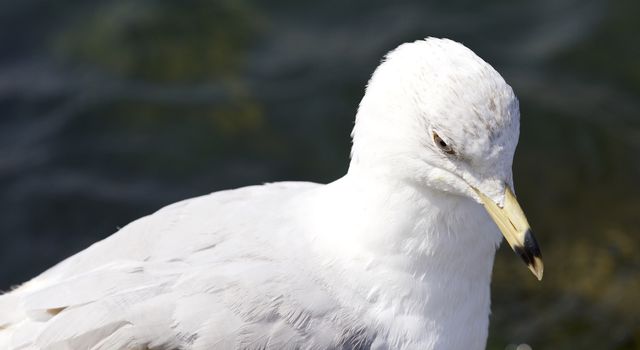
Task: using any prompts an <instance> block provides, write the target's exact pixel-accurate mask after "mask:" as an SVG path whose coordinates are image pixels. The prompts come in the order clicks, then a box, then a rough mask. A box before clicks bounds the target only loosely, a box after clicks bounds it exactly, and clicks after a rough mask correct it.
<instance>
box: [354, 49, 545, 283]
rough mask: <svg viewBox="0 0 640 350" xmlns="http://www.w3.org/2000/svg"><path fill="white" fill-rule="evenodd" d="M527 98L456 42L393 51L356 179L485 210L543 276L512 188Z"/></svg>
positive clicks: (374, 80) (379, 83) (379, 72)
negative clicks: (444, 196)
mask: <svg viewBox="0 0 640 350" xmlns="http://www.w3.org/2000/svg"><path fill="white" fill-rule="evenodd" d="M519 129H520V111H519V106H518V99H517V98H516V96H515V94H514V92H513V90H512V89H511V87H510V86H509V85H508V84H507V83H506V82H505V80H504V79H503V78H502V76H500V74H499V73H498V72H497V71H496V70H495V69H493V67H491V65H489V64H488V63H486V62H485V61H483V60H482V59H481V58H480V57H478V56H477V55H476V54H474V53H473V52H472V51H471V50H469V49H468V48H466V47H465V46H463V45H462V44H459V43H457V42H454V41H451V40H447V39H436V38H427V39H425V40H420V41H416V42H413V43H407V44H403V45H401V46H399V47H398V48H396V49H395V50H393V51H391V52H390V53H389V54H387V56H386V57H385V59H384V60H383V62H382V63H381V64H380V65H379V66H378V68H377V69H376V71H375V72H374V74H373V76H372V77H371V79H370V81H369V83H368V85H367V90H366V93H365V96H364V98H363V99H362V102H361V103H360V106H359V108H358V114H357V116H356V124H355V127H354V130H353V133H352V137H353V148H352V154H351V158H352V160H351V165H350V168H349V172H360V173H367V174H373V175H375V176H384V177H391V178H393V179H395V180H399V181H407V182H410V183H413V184H416V185H418V186H425V187H428V188H431V189H434V190H439V191H443V192H447V193H449V194H451V195H453V196H462V197H467V198H470V199H472V200H474V201H476V202H478V203H479V204H480V205H483V206H484V207H485V208H486V209H487V211H488V213H489V215H490V216H491V218H492V219H493V220H494V221H495V223H496V225H497V226H498V228H499V229H500V231H501V232H502V234H503V235H504V237H505V239H506V240H507V242H508V243H509V245H510V246H511V248H512V249H513V250H514V251H515V252H516V253H517V254H518V255H519V256H520V257H521V258H522V259H523V260H524V261H525V263H526V264H527V266H528V267H529V269H530V270H531V271H532V272H533V274H534V275H535V276H536V277H537V278H538V279H541V278H542V273H543V263H542V259H541V254H540V250H539V248H538V244H537V242H536V240H535V238H534V236H533V235H532V233H531V229H530V226H529V223H528V222H527V219H526V217H525V215H524V213H523V211H522V209H521V208H520V205H519V204H518V202H517V200H516V197H515V195H514V190H513V175H512V170H511V166H512V162H513V155H514V152H515V149H516V145H517V143H518V136H519Z"/></svg>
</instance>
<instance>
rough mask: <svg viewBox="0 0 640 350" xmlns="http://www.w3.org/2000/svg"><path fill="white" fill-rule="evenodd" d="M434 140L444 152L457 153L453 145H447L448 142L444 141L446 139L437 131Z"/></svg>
mask: <svg viewBox="0 0 640 350" xmlns="http://www.w3.org/2000/svg"><path fill="white" fill-rule="evenodd" d="M433 142H435V143H436V145H437V146H438V148H440V150H442V152H444V153H446V154H451V155H454V154H456V151H454V150H453V148H451V146H449V145H447V143H446V142H444V140H443V139H442V138H441V137H440V136H439V135H438V134H436V133H435V132H434V133H433Z"/></svg>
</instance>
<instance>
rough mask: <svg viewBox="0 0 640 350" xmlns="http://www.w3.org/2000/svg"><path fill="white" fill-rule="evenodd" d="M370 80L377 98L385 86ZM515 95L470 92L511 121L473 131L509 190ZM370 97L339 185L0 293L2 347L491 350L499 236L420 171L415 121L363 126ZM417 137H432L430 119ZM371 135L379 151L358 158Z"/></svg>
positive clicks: (217, 201) (141, 237) (248, 202)
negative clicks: (383, 131)
mask: <svg viewBox="0 0 640 350" xmlns="http://www.w3.org/2000/svg"><path fill="white" fill-rule="evenodd" d="M425 43H426V44H425ZM408 45H414V46H418V48H420V49H421V50H423V51H425V50H426V51H425V52H422V51H419V50H418V52H417V53H418V54H421V53H422V54H425V53H426V54H430V53H434V54H435V55H436V56H438V55H439V53H438V47H439V46H442V47H444V48H445V49H452V50H454V51H456V50H458V51H460V50H462V51H460V52H462V53H463V54H464V55H467V56H468V57H466V58H465V57H463V60H462V61H464V60H465V59H466V60H469V59H472V61H474V62H475V61H477V60H479V58H477V56H475V55H473V53H471V51H469V50H468V49H466V48H464V47H462V45H459V44H456V43H453V42H451V41H446V40H437V39H428V40H426V41H421V42H417V43H413V44H408ZM410 48H411V47H410ZM404 50H405V51H406V50H407V47H406V46H405V49H404ZM434 50H435V51H434ZM401 51H402V46H401V48H400V49H398V50H396V52H401ZM454 53H455V52H454ZM393 55H396V56H397V57H398V58H397V59H396V58H394V56H393ZM406 55H407V54H406V53H403V54H400V53H398V54H393V53H392V54H391V55H390V56H389V57H390V58H389V59H388V62H393V61H394V60H395V62H400V63H402V60H401V58H403V57H404V58H407V57H406ZM447 55H449V54H447ZM447 55H444V56H443V55H440V56H442V57H448V56H447ZM464 55H463V56H464ZM442 57H440V59H442ZM419 58H420V59H423V58H424V57H419ZM476 58H477V59H476ZM480 62H482V61H481V60H480ZM464 63H465V62H462V64H464ZM482 63H483V64H484V65H482V66H481V68H482V69H484V70H488V69H489V68H490V66H488V64H486V63H484V62H482ZM390 65H391V64H387V66H390ZM381 67H385V64H384V63H383V65H382V66H381ZM487 67H488V68H487ZM474 68H475V67H474ZM493 72H495V71H493ZM414 73H415V72H414ZM417 73H418V75H419V73H420V72H417ZM489 73H491V71H489ZM489 73H487V74H489ZM376 74H378V75H382V76H384V74H385V73H384V69H380V68H379V69H378V71H377V72H376ZM443 74H444V73H443ZM474 74H475V73H474ZM474 74H468V75H470V76H473V77H474V79H475V75H474ZM483 74H484V71H483ZM491 74H493V73H491ZM495 75H497V73H495ZM463 76H464V75H463ZM490 77H491V78H493V79H496V78H495V76H493V75H491V76H490ZM498 77H499V75H498ZM426 78H429V77H426ZM426 78H425V79H426ZM381 79H382V78H378V80H381ZM375 80H376V75H374V78H372V82H371V83H370V85H369V88H368V90H367V96H369V98H370V99H371V98H374V97H375V95H376V93H383V92H384V88H385V87H384V86H380V85H381V84H378V85H375V84H374V82H375ZM490 83H492V82H490ZM495 84H497V86H498V87H499V88H501V89H506V88H505V86H506V87H508V85H506V83H504V81H498V82H497V83H495ZM386 88H387V89H395V88H397V86H395V85H394V84H391V85H390V86H387V87H386ZM376 89H381V91H378V92H376ZM492 89H493V87H491V88H487V91H494V90H492ZM409 92H410V91H409ZM508 92H510V89H509V91H507V92H505V91H502V90H498V91H497V93H496V95H494V96H492V97H491V98H490V99H489V100H490V101H489V100H486V99H485V98H484V96H480V97H476V96H471V97H472V98H471V97H469V98H471V99H473V100H474V101H476V100H477V101H482V103H483V106H484V104H485V103H486V105H487V106H489V107H487V108H489V109H492V110H493V111H494V112H495V113H496V114H499V118H497V119H504V120H506V121H503V125H500V126H496V127H495V128H494V129H493V130H490V131H488V133H487V134H486V135H479V136H478V137H479V138H480V139H481V140H483V142H485V141H486V140H489V139H490V138H491V139H492V141H491V142H492V145H495V144H497V145H499V146H500V147H501V148H500V149H499V150H497V151H495V150H492V151H491V152H493V153H491V152H484V150H481V151H482V152H484V153H482V152H481V154H483V157H484V158H485V159H486V161H487V163H486V164H488V165H486V166H483V167H482V169H483V170H482V174H488V175H487V176H488V177H492V178H493V177H496V176H498V177H500V179H502V180H504V181H506V182H508V181H509V180H510V179H509V176H510V165H511V164H510V162H511V157H512V155H513V149H514V148H515V142H514V135H512V134H511V133H512V132H511V131H510V130H512V129H513V128H515V130H516V131H517V124H518V122H517V117H518V116H517V115H509V113H512V114H513V113H514V112H513V108H514V106H513V105H510V104H509V102H510V101H511V100H513V99H514V97H513V96H512V95H509V93H508ZM401 93H405V94H407V95H408V98H412V97H411V95H410V94H408V93H407V91H404V92H401ZM480 95H482V94H480ZM367 96H365V99H364V100H363V103H362V104H361V107H360V110H359V113H358V120H357V123H356V129H355V130H354V154H353V155H352V163H351V166H350V170H349V173H348V174H347V175H345V176H344V177H343V178H341V179H339V180H337V181H335V182H333V183H330V184H328V185H320V184H313V183H301V182H284V183H273V184H267V185H263V186H252V187H245V188H241V189H236V190H229V191H222V192H216V193H213V194H210V195H206V196H202V197H198V198H193V199H189V200H186V201H182V202H179V203H175V204H173V205H170V206H168V207H165V208H163V209H161V210H160V211H158V212H156V213H155V214H152V215H150V216H147V217H144V218H141V219H139V220H137V221H135V222H133V223H131V224H129V225H127V226H126V227H124V228H123V229H121V230H120V231H118V232H117V233H115V234H114V235H112V236H111V237H109V238H107V239H105V240H103V241H101V242H98V243H96V244H94V245H93V246H91V247H90V248H88V249H86V250H84V251H82V252H80V253H78V254H76V255H74V256H72V257H70V258H68V259H67V260H65V261H63V262H62V263H60V264H58V265H57V266H55V267H53V268H52V269H50V270H48V271H46V272H45V273H43V274H42V275H40V276H38V277H36V278H35V279H33V280H31V281H30V282H27V283H26V284H24V285H22V286H20V287H19V288H17V289H16V290H14V291H12V292H10V293H7V294H5V295H2V296H0V348H1V349H12V350H13V349H43V350H60V349H94V350H97V349H166V350H171V349H185V350H191V349H194V350H195V349H203V350H204V349H207V350H208V349H482V348H484V346H485V343H486V338H487V328H488V315H489V304H490V290H489V289H490V288H489V286H490V279H491V270H492V266H493V257H494V253H495V249H496V247H497V245H498V244H499V242H500V234H499V231H498V229H497V228H496V226H495V224H494V223H493V222H492V221H491V218H490V217H489V215H488V214H487V212H486V211H485V209H484V208H483V207H482V206H481V205H480V204H478V199H477V197H472V196H469V195H465V194H466V192H463V193H458V192H459V191H462V190H457V187H456V186H458V184H457V183H456V182H455V180H452V179H450V178H447V175H446V174H445V173H444V172H442V170H443V168H446V166H434V165H433V164H434V163H433V162H424V164H426V165H425V166H424V167H425V168H427V170H426V171H424V172H421V171H417V172H416V169H418V164H419V163H421V160H420V159H419V158H420V156H416V154H413V153H411V152H405V151H406V150H407V149H408V148H409V147H415V146H416V144H422V143H424V142H425V141H424V139H420V138H417V137H413V136H412V134H411V133H407V131H408V130H410V129H415V127H416V124H411V123H408V124H409V125H406V126H402V125H398V126H397V127H395V128H394V130H389V131H390V134H391V135H394V134H396V133H397V134H398V135H400V134H403V135H405V136H406V139H402V140H398V139H396V140H395V141H397V142H395V141H394V140H393V139H392V138H390V139H385V138H384V137H377V135H376V133H371V132H370V130H371V129H373V128H376V126H375V125H374V121H375V118H382V117H384V116H382V115H379V116H376V115H375V114H376V113H379V112H385V109H384V108H377V107H378V106H375V103H367V102H366V101H367ZM469 98H467V97H464V96H463V97H462V99H463V100H464V99H469ZM421 102H423V101H417V103H418V104H420V103H421ZM478 103H480V102H478ZM370 106H374V107H376V108H373V109H372V111H369V107H370ZM491 106H492V107H491ZM471 107H473V108H471ZM471 107H469V108H470V109H469V110H476V112H477V113H479V114H482V113H485V111H484V110H481V109H480V107H479V105H477V104H476V105H474V104H473V103H472V104H471ZM460 108H462V107H460ZM515 108H516V111H517V103H516V105H515ZM373 110H375V111H373ZM398 113H407V112H398ZM483 116H484V115H483ZM364 118H370V121H361V120H362V119H364ZM480 119H481V120H480V121H479V122H478V121H477V120H476V122H478V123H481V122H482V121H483V120H484V119H482V118H480ZM489 119H490V118H489V117H487V120H489ZM494 119H495V118H494ZM416 120H417V119H416ZM488 122H489V121H487V123H488ZM385 123H386V121H385ZM476 124H477V123H476ZM390 125H392V124H390ZM470 125H475V124H463V125H462V126H461V128H469V127H471V126H470ZM424 127H425V131H424V133H425V134H426V135H428V137H427V138H426V139H428V140H431V137H432V136H431V135H430V134H429V130H431V129H430V128H431V127H432V125H425V126H424ZM489 129H491V128H489ZM446 130H447V125H446V124H441V125H438V131H439V132H441V131H446ZM455 132H460V133H462V132H469V131H468V130H467V131H455ZM372 135H373V136H372ZM370 137H373V138H375V139H376V143H375V145H374V144H372V145H373V146H372V149H370V150H364V149H363V147H366V146H367V144H368V143H369V142H371V141H369V138H370ZM396 137H397V135H396ZM365 140H367V141H365ZM436 140H440V141H441V139H440V138H439V137H438V138H437V139H436ZM496 140H498V141H496ZM515 140H516V141H517V133H516V135H515ZM392 141H394V142H392ZM486 142H489V141H486ZM480 144H482V142H481V143H480ZM473 145H474V143H470V142H469V143H466V144H463V143H462V142H461V141H459V142H458V145H457V146H458V147H459V148H458V150H459V151H463V150H465V149H466V150H467V152H468V155H469V157H471V154H473V152H476V153H477V152H480V151H478V150H474V149H473ZM374 146H375V147H374ZM376 147H381V148H376ZM425 147H427V148H428V149H429V151H428V152H434V151H436V150H437V147H439V146H438V145H437V144H436V145H435V146H433V145H426V146H425ZM492 147H494V146H492ZM495 147H497V146H495ZM445 151H446V149H445ZM428 152H426V153H428ZM438 152H439V151H438ZM495 152H498V153H497V154H496V153H495ZM447 153H448V152H447ZM438 154H440V153H438ZM471 161H472V160H470V162H471ZM376 164H377V165H376ZM507 168H508V169H507ZM447 171H448V172H449V173H453V172H454V170H447ZM401 174H406V175H407V176H404V175H401ZM496 174H497V175H496ZM505 174H506V175H507V176H506V177H505V176H503V175H505ZM494 175H495V176H494ZM488 177H487V178H488ZM461 178H464V177H461ZM465 182H468V183H473V185H474V186H476V184H478V185H477V186H478V188H482V189H483V191H484V189H487V190H486V191H484V192H483V193H489V194H488V196H492V198H493V197H495V198H498V199H497V200H496V202H499V201H500V198H499V196H500V191H503V192H504V191H505V189H504V183H505V182H500V184H502V186H503V187H502V188H496V189H495V193H493V192H492V190H491V189H490V188H489V187H490V186H489V185H486V184H487V183H490V184H493V182H491V181H489V180H487V179H484V178H483V179H481V181H474V180H473V179H471V178H466V179H465ZM496 183H497V182H496ZM474 188H476V187H474Z"/></svg>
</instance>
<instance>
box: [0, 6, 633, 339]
mask: <svg viewBox="0 0 640 350" xmlns="http://www.w3.org/2000/svg"><path fill="white" fill-rule="evenodd" d="M639 14H640V2H638V1H633V0H620V1H589V0H587V1H578V0H539V1H506V0H493V1H484V2H480V1H471V0H462V1H453V0H451V1H430V2H427V1H401V2H389V1H379V0H376V1H316V2H302V1H285V0H268V1H260V2H258V1H249V0H199V1H175V0H154V1H151V0H138V1H113V0H99V1H80V0H60V1H46V0H21V1H2V2H0V47H1V51H0V266H2V268H0V289H5V290H6V289H8V288H10V286H12V285H14V284H17V283H20V282H22V281H25V280H26V279H29V278H31V277H33V276H35V275H36V274H38V273H39V272H41V271H42V270H43V269H45V268H46V267H49V266H51V265H52V264H54V263H56V262H58V261H59V260H61V259H62V258H64V257H66V256H68V255H70V254H73V253H74V252H77V251H79V250H81V249H83V248H85V247H87V246H88V245H89V244H91V243H92V242H94V241H96V240H98V239H101V238H104V237H106V236H108V235H109V234H111V233H113V232H114V231H116V230H117V229H118V227H122V226H124V225H126V224H127V223H128V222H130V221H132V220H134V219H136V218H138V217H140V216H143V215H146V214H149V213H151V212H153V211H155V210H156V209H158V208H160V207H162V206H163V205H166V204H169V203H172V202H174V201H177V200H180V199H184V198H188V197H192V196H196V195H201V194H206V193H209V192H212V191H217V190H220V189H225V188H231V187H238V186H244V185H250V184H256V183H262V182H271V181H279V180H310V181H317V182H329V181H332V180H334V179H336V178H338V177H340V176H341V175H342V174H343V173H345V171H346V169H347V165H348V154H349V146H350V140H349V133H350V130H351V127H352V125H353V117H354V115H355V111H356V108H357V105H358V102H359V100H360V98H361V96H362V94H363V89H364V85H365V83H366V81H367V79H368V78H369V76H370V74H371V73H372V71H373V69H374V68H375V67H376V66H377V64H378V62H379V60H380V59H381V57H382V56H383V54H384V53H385V52H386V51H388V50H390V49H392V48H394V47H395V46H397V45H398V44H400V43H402V42H406V41H413V40H416V39H420V38H423V37H426V36H438V37H449V38H452V39H455V40H457V41H461V42H463V43H464V44H466V45H467V46H469V47H470V48H471V49H473V50H474V51H475V52H476V53H478V54H479V55H480V56H481V57H483V58H484V59H486V60H487V61H488V62H490V63H491V64H492V65H494V67H496V69H497V70H498V71H500V72H501V73H502V74H503V76H504V77H505V78H506V80H507V81H508V82H509V83H510V84H511V85H512V86H513V87H514V89H515V91H516V93H517V94H518V96H519V98H520V101H521V109H522V130H521V138H520V146H519V148H518V152H517V154H516V159H515V165H514V167H515V168H514V172H515V174H514V176H515V179H516V187H517V190H518V194H519V198H520V200H521V203H522V205H523V207H524V208H525V211H526V212H527V214H528V216H529V220H530V222H531V224H532V226H533V228H534V230H535V231H536V234H537V236H538V240H539V241H540V242H541V245H542V248H543V253H544V258H545V266H546V270H545V278H544V280H543V281H542V283H537V282H536V281H535V279H534V278H532V276H530V275H529V272H528V271H527V269H526V268H525V267H524V266H523V265H522V263H521V262H520V261H519V260H518V259H517V258H516V257H515V256H514V255H513V253H512V252H511V251H510V250H509V249H508V247H504V246H503V247H502V248H501V249H500V251H499V253H498V256H497V261H496V265H495V269H494V280H493V285H492V288H493V295H492V300H493V314H492V316H491V319H492V320H491V330H490V339H489V344H488V347H489V349H505V347H506V348H509V347H511V348H514V345H510V344H519V343H528V344H530V345H531V346H532V347H533V349H640V254H639V253H640V186H639V185H638V183H637V181H638V180H639V179H640V41H639V36H640V21H639V20H638V15H639Z"/></svg>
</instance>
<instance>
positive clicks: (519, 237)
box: [476, 186, 544, 280]
mask: <svg viewBox="0 0 640 350" xmlns="http://www.w3.org/2000/svg"><path fill="white" fill-rule="evenodd" d="M476 193H478V196H480V199H482V202H483V203H484V207H485V208H486V209H487V211H488V212H489V215H490V216H491V218H492V219H493V221H495V223H496V225H498V228H499V229H500V231H501V232H502V235H503V236H504V238H505V239H506V240H507V242H508V243H509V245H510V246H511V249H513V251H514V252H516V254H518V255H519V256H520V257H521V258H522V260H524V262H525V263H526V264H527V266H528V267H529V270H531V272H533V274H534V275H535V276H536V277H537V278H538V280H542V272H543V270H544V265H543V263H542V255H541V254H540V248H539V247H538V242H536V239H535V238H534V237H533V234H532V233H531V227H530V226H529V222H528V221H527V218H526V217H525V216H524V213H523V212H522V208H520V204H518V200H516V196H515V195H514V194H513V192H511V189H510V188H509V186H506V190H505V191H504V205H503V207H502V208H500V207H499V206H498V205H497V204H496V203H495V202H494V201H493V200H491V198H489V197H487V196H486V195H484V194H483V193H482V192H480V191H478V190H477V189H476Z"/></svg>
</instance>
